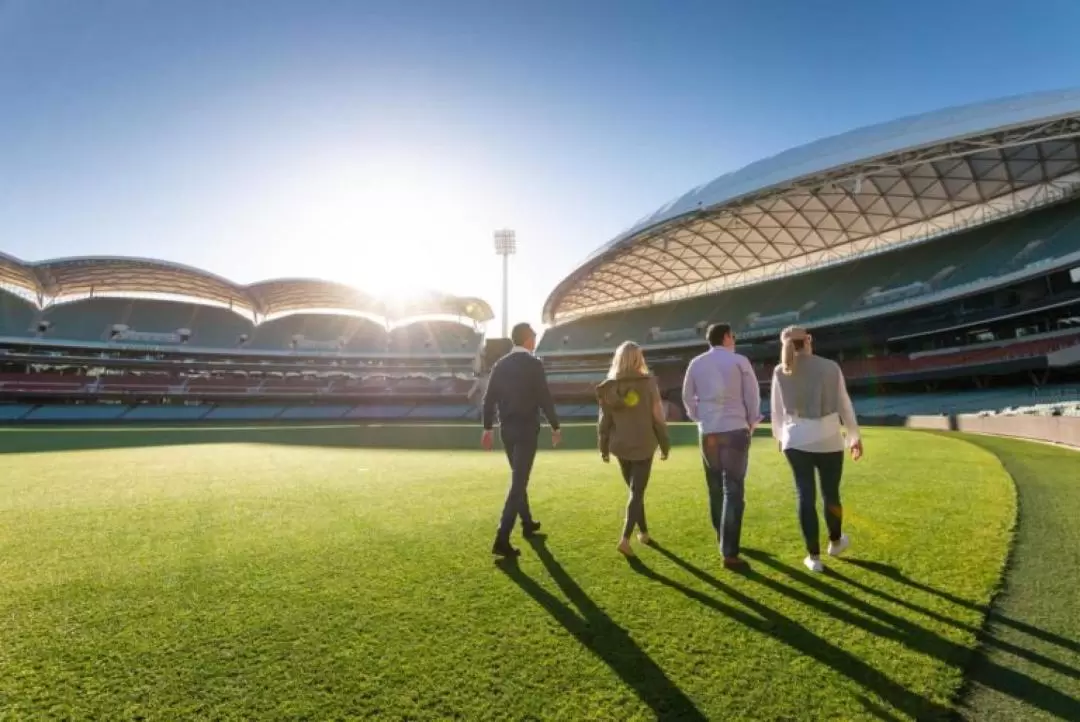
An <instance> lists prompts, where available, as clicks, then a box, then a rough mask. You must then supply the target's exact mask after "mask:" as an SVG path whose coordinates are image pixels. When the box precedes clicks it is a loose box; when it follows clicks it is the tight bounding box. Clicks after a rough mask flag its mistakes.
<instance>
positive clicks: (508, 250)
mask: <svg viewBox="0 0 1080 722" xmlns="http://www.w3.org/2000/svg"><path fill="white" fill-rule="evenodd" d="M495 253H496V254H497V255H500V256H502V337H503V338H507V337H508V336H509V335H510V330H509V323H510V256H512V255H514V254H515V253H517V234H516V233H515V232H514V231H512V230H510V229H509V228H503V229H501V230H498V231H495Z"/></svg>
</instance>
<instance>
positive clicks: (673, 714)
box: [498, 536, 707, 721]
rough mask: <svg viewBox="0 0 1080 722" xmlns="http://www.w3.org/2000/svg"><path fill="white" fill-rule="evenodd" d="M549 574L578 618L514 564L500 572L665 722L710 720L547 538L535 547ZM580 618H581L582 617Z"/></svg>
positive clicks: (534, 543)
mask: <svg viewBox="0 0 1080 722" xmlns="http://www.w3.org/2000/svg"><path fill="white" fill-rule="evenodd" d="M529 543H530V544H531V545H532V547H533V549H534V550H535V551H536V553H537V556H539V557H540V561H541V562H542V563H543V565H544V568H545V569H546V570H547V572H548V574H549V575H550V576H551V578H552V580H554V582H555V584H556V585H558V587H559V589H560V590H562V592H563V594H565V595H566V598H567V599H568V600H569V601H570V604H572V605H573V607H576V608H577V613H575V611H574V609H573V608H572V607H571V606H570V604H566V603H565V602H563V601H562V600H561V599H559V598H558V597H556V596H555V595H553V594H551V593H550V592H548V591H547V590H546V589H544V588H543V587H542V586H540V585H539V584H538V583H537V582H536V581H535V580H533V579H532V578H530V577H529V576H528V575H526V574H525V573H524V572H523V571H522V570H521V568H520V567H519V566H518V565H517V563H516V562H514V561H503V562H500V563H499V564H498V567H499V569H500V570H501V571H502V572H503V573H504V574H506V576H507V577H509V578H510V579H511V580H512V581H513V582H514V583H515V584H517V585H518V586H519V587H521V589H522V591H524V592H525V593H526V594H528V595H529V596H530V597H532V598H533V599H535V600H536V602H537V603H538V604H539V605H540V606H541V607H543V608H544V609H545V610H546V611H547V612H548V614H550V615H551V616H552V617H554V618H555V620H556V621H558V622H559V623H560V624H562V625H563V627H565V628H566V631H568V632H569V633H570V634H572V635H573V636H574V638H575V639H577V640H578V641H579V642H581V644H582V645H584V646H585V647H586V648H588V649H589V651H591V652H592V653H593V654H595V655H596V656H597V657H599V658H600V659H601V660H603V661H604V663H606V664H607V665H608V666H609V667H611V670H612V671H613V672H615V673H616V674H617V675H619V677H620V678H621V679H622V680H623V681H624V682H625V683H626V684H627V685H629V686H630V687H631V688H633V690H634V691H635V692H636V693H637V696H638V697H639V698H640V699H641V701H642V702H644V703H645V704H647V705H648V706H649V708H650V709H652V710H653V712H654V713H655V714H656V716H657V717H658V718H659V719H664V720H668V719H670V720H702V721H704V720H705V719H707V718H706V717H705V715H703V714H702V713H701V712H700V711H699V710H698V708H697V707H696V706H695V705H694V703H693V701H691V700H690V698H689V697H687V696H686V694H684V693H683V691H682V690H681V689H679V688H678V686H676V685H675V683H674V682H672V681H671V680H670V679H669V678H668V676H667V675H666V674H664V670H662V669H661V668H660V666H659V665H657V664H656V662H654V661H653V660H652V659H651V658H650V657H649V656H648V655H647V654H645V652H644V651H642V649H641V648H640V647H639V646H638V645H637V644H636V643H635V642H634V640H633V639H632V638H631V637H630V635H629V634H628V633H627V632H626V630H625V629H623V628H622V627H620V626H619V625H618V624H616V623H615V622H614V621H613V620H612V619H611V617H609V616H608V615H607V614H605V613H604V612H603V610H601V609H600V608H599V607H598V606H596V604H595V603H594V602H593V601H592V599H590V598H589V596H588V595H587V594H586V593H585V591H584V590H583V589H582V588H581V587H580V586H578V584H577V582H575V581H574V580H573V578H572V577H571V576H570V575H569V574H568V573H567V572H566V570H565V569H563V567H562V565H561V564H559V562H558V560H556V559H555V556H554V555H553V554H552V553H551V550H550V549H548V547H547V544H546V542H545V540H544V539H543V537H542V536H541V537H537V538H534V539H532V540H530V542H529ZM578 613H580V616H578Z"/></svg>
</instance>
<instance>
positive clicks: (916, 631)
mask: <svg viewBox="0 0 1080 722" xmlns="http://www.w3.org/2000/svg"><path fill="white" fill-rule="evenodd" d="M745 553H746V556H748V557H750V558H751V559H755V560H757V561H758V562H760V563H762V564H764V565H765V566H768V567H770V568H772V569H774V570H775V571H777V572H780V573H781V574H784V575H786V576H788V577H789V578H790V579H792V580H793V581H795V582H797V583H800V584H803V585H805V586H807V587H809V588H810V589H813V590H815V591H817V592H820V593H821V594H824V595H826V596H829V597H832V598H833V599H834V600H836V601H837V602H839V603H840V604H843V605H845V606H839V605H838V604H833V603H831V602H826V601H824V600H822V599H819V598H818V597H815V596H812V595H810V594H807V593H806V592H803V591H801V590H799V589H795V588H793V587H789V586H786V585H784V584H781V583H780V582H777V581H775V580H773V579H770V578H768V577H764V576H760V575H752V578H753V579H754V581H756V582H758V583H759V584H761V585H762V586H765V587H768V588H769V589H771V590H773V591H774V592H777V593H779V594H783V595H785V596H787V597H788V598H790V599H791V600H793V601H796V602H799V603H801V604H804V605H806V606H808V607H812V608H814V609H816V610H818V611H820V612H821V613H822V614H827V615H829V616H830V617H832V618H834V619H837V620H840V621H842V622H845V623H847V624H850V625H852V626H855V627H859V628H861V629H864V630H866V631H867V632H870V633H871V634H873V635H875V636H877V637H880V638H882V639H891V640H893V641H894V642H898V643H900V644H903V645H904V646H905V647H907V648H909V649H911V650H913V651H916V652H919V653H921V654H925V655H927V656H929V657H934V658H935V659H939V660H941V661H942V662H945V663H946V664H948V665H951V666H953V667H956V668H957V669H960V670H962V671H963V670H965V669H967V668H968V667H969V665H970V663H971V660H972V658H973V655H974V654H975V650H973V649H971V648H969V647H966V646H964V645H962V644H957V643H955V642H952V641H950V640H948V639H946V638H944V637H942V636H941V635H939V634H936V633H934V632H931V631H930V630H928V629H925V628H924V627H921V626H919V625H918V624H915V623H913V622H911V621H910V620H908V619H905V618H903V617H898V616H896V615H895V614H892V613H890V612H888V611H886V610H884V609H881V608H880V607H877V606H874V605H873V604H871V603H869V602H867V601H865V600H864V599H862V598H860V597H857V596H855V595H853V594H851V593H849V592H847V591H844V590H843V589H839V588H837V587H836V586H834V585H832V584H830V583H828V582H826V581H823V580H822V579H821V578H819V577H816V576H814V575H812V574H810V573H808V572H804V571H802V570H800V569H797V568H795V567H791V566H788V565H786V564H784V563H782V562H780V561H779V560H777V559H776V558H775V557H773V556H772V555H771V554H768V553H766V552H760V551H750V550H747V551H746V552H745ZM668 556H669V558H672V559H673V560H674V559H675V557H674V555H668ZM825 575H826V576H827V577H828V578H830V579H835V580H837V581H841V582H844V583H847V584H850V585H852V586H853V587H855V588H856V589H859V590H860V591H863V592H867V593H868V594H874V595H875V596H878V597H881V598H885V599H887V600H889V601H893V602H895V603H897V604H899V605H901V606H904V607H906V608H908V609H910V610H912V611H915V612H919V613H923V614H927V616H930V617H933V618H935V619H938V620H939V621H943V622H946V623H949V624H952V625H953V626H956V627H959V628H962V629H965V630H966V631H969V632H971V633H973V634H978V633H979V630H978V629H976V628H972V627H968V626H966V625H963V624H960V623H958V622H956V621H955V620H951V619H949V618H948V617H945V616H943V615H940V614H937V613H933V612H929V611H928V610H925V609H923V608H922V607H920V606H918V605H915V604H911V603H910V602H905V601H904V600H900V599H896V598H895V597H892V596H890V595H888V594H885V593H883V592H877V591H875V590H872V589H871V588H870V587H868V586H866V585H864V584H860V583H858V582H855V581H854V580H851V579H849V578H848V577H846V576H845V575H843V574H841V573H839V572H837V571H835V570H832V569H828V570H826V572H825ZM968 606H975V605H970V604H969V605H968ZM851 609H854V610H858V611H859V612H861V613H862V614H864V615H866V616H860V615H859V614H855V613H853V612H852V611H850V610H851ZM871 618H872V619H871ZM986 641H987V642H989V643H990V644H993V645H994V646H996V647H998V648H999V649H1001V650H1002V651H1005V652H1008V653H1010V654H1014V655H1016V656H1017V657H1020V658H1022V659H1026V660H1028V661H1030V662H1033V663H1035V664H1039V665H1042V666H1044V667H1046V668H1047V669H1050V670H1053V671H1054V672H1056V673H1058V674H1062V675H1065V676H1068V677H1071V678H1073V679H1080V670H1078V669H1076V668H1074V667H1070V666H1069V665H1067V664H1063V663H1061V662H1058V661H1057V660H1054V659H1051V658H1049V657H1047V656H1045V655H1042V654H1040V653H1038V652H1035V651H1032V650H1028V649H1025V648H1023V647H1020V646H1017V645H1014V644H1010V643H1008V642H1005V641H1003V640H995V639H988V640H986ZM972 681H975V682H978V683H979V684H983V685H985V686H986V687H988V688H990V689H995V690H997V691H999V692H1001V693H1003V694H1007V695H1009V696H1012V697H1016V698H1017V699H1021V700H1023V701H1024V702H1026V703H1027V704H1030V705H1032V706H1034V707H1037V708H1039V709H1042V710H1043V711H1045V712H1048V713H1050V714H1053V715H1056V716H1058V717H1061V718H1063V719H1080V700H1076V699H1073V698H1072V697H1069V696H1068V695H1066V694H1063V693H1062V692H1060V691H1059V690H1056V689H1054V688H1053V687H1050V686H1048V685H1046V684H1043V683H1042V682H1039V681H1038V680H1035V679H1033V678H1031V677H1029V676H1027V675H1025V674H1023V673H1021V672H1017V671H1016V670H1012V669H1009V668H1007V667H1003V666H1001V665H998V664H995V663H993V662H989V661H987V662H985V663H984V664H982V665H979V668H978V670H976V671H975V672H974V676H973V677H972Z"/></svg>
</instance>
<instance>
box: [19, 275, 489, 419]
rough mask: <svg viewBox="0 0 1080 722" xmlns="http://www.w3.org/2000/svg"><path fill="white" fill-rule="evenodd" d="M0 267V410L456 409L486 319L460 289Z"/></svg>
mask: <svg viewBox="0 0 1080 722" xmlns="http://www.w3.org/2000/svg"><path fill="white" fill-rule="evenodd" d="M0 263H2V271H0V272H2V274H3V276H2V278H3V283H4V290H3V291H0V305H2V307H3V332H2V336H3V341H2V344H3V351H2V353H3V356H2V357H0V358H2V361H3V364H4V368H3V374H2V376H0V379H2V381H0V392H2V393H3V396H4V400H5V401H6V402H8V403H6V404H5V405H3V406H0V414H2V416H3V418H4V419H5V420H8V421H21V422H35V421H51V422H59V421H69V422H77V421H121V420H123V421H184V420H188V421H191V420H195V421H197V420H206V421H214V420H229V419H247V420H252V421H256V420H273V419H284V420H289V419H305V418H316V419H324V420H326V419H335V418H342V419H364V418H381V417H394V418H398V417H400V418H404V417H405V416H408V415H412V416H413V417H418V418H427V419H432V418H435V419H438V418H454V417H455V416H460V417H464V416H466V415H467V414H468V413H469V409H468V408H467V407H466V406H464V405H463V404H462V403H461V402H463V401H464V400H465V397H466V394H467V393H468V391H469V390H470V389H471V388H472V385H473V383H474V381H473V379H474V377H475V375H476V370H477V369H478V368H479V367H478V365H477V364H478V363H479V361H480V359H481V356H480V351H481V348H482V341H483V324H484V323H485V322H487V321H489V320H491V318H492V311H491V308H490V307H489V306H488V304H487V303H485V302H484V301H482V300H480V299H476V298H458V297H454V296H448V295H445V294H440V293H435V292H431V293H423V294H417V295H416V296H415V297H414V298H411V299H409V300H406V301H399V302H394V303H388V302H385V301H379V300H377V299H374V298H372V297H370V296H368V295H366V294H364V293H362V292H361V291H358V290H356V289H353V288H350V287H347V286H344V285H341V284H336V283H332V282H328V281H320V280H314V279H277V280H271V281H263V282H258V283H253V284H250V285H240V284H237V283H233V282H231V281H229V280H227V279H224V278H221V277H219V276H216V275H214V274H212V273H209V272H206V271H202V270H199V269H195V268H190V267H185V266H181V265H178V264H173V263H168V262H165V261H157V260H148V259H135V258H66V259H59V260H51V261H43V262H40V263H23V262H22V261H19V260H18V259H15V258H12V257H10V256H8V257H4V258H2V259H0ZM387 399H390V400H392V403H385V402H386V400H387ZM372 400H374V401H375V402H376V403H368V402H371V401H372ZM447 400H451V401H458V402H459V403H458V404H457V405H454V404H446V403H441V402H444V401H447ZM379 401H382V403H378V402H379ZM425 402H431V403H426V404H425Z"/></svg>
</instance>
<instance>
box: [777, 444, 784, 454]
mask: <svg viewBox="0 0 1080 722" xmlns="http://www.w3.org/2000/svg"><path fill="white" fill-rule="evenodd" d="M776 450H777V451H779V452H780V453H781V454H783V453H784V442H783V441H777V442H776Z"/></svg>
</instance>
